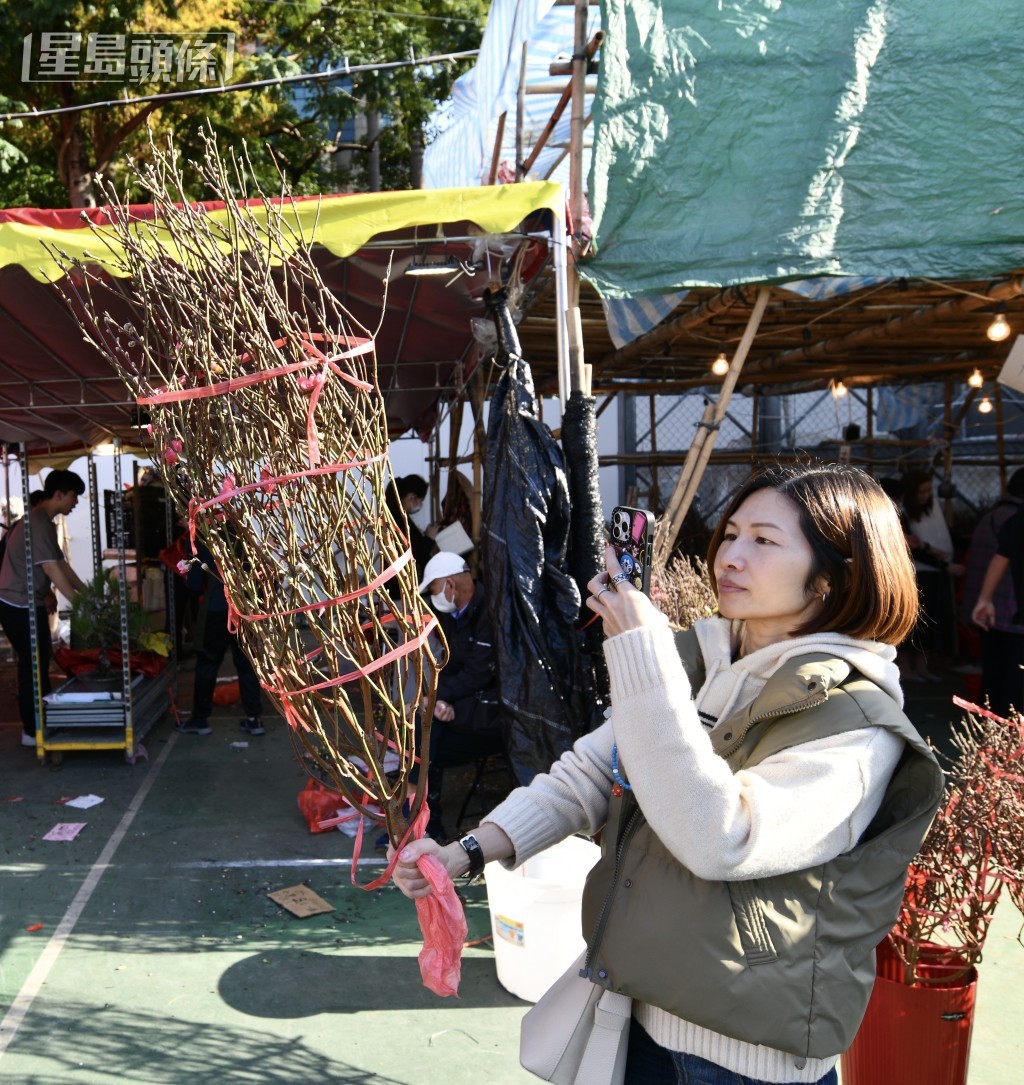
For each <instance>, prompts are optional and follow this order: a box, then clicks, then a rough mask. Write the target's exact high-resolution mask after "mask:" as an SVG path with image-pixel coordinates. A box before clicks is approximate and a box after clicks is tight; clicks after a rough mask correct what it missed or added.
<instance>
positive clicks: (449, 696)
mask: <svg viewBox="0 0 1024 1085" xmlns="http://www.w3.org/2000/svg"><path fill="white" fill-rule="evenodd" d="M420 592H421V593H427V592H429V594H430V605H431V607H432V608H433V610H434V612H435V613H436V614H437V616H438V622H439V623H440V626H441V630H442V632H443V633H444V635H445V639H446V640H447V642H448V652H449V657H448V662H447V663H446V664H445V666H444V668H443V669H442V671H441V674H440V676H439V677H438V681H437V697H436V699H435V702H434V718H433V721H432V722H431V730H430V770H429V773H428V780H427V802H428V803H429V805H430V824H429V825H428V827H427V832H428V834H429V835H430V836H432V837H434V839H439V838H445V839H446V834H445V831H444V828H443V825H442V822H441V788H442V784H443V782H444V770H445V768H446V767H451V766H454V765H462V764H465V763H466V762H469V761H476V760H478V759H479V758H481V757H484V756H485V755H487V754H490V753H498V752H500V751H501V750H502V749H503V748H504V737H503V734H502V728H501V711H500V707H501V706H500V704H499V702H498V677H497V666H496V660H495V657H494V638H493V636H492V634H491V620H490V614H489V612H488V609H487V603H486V600H485V599H484V589H483V586H482V585H480V584H474V582H473V576H472V574H471V573H470V571H469V566H468V565H467V564H466V563H465V561H464V560H463V559H462V558H461V557H460V556H459V555H458V554H452V553H449V552H448V551H445V550H442V551H440V552H439V553H437V554H435V555H434V556H433V557H432V558H431V559H430V561H428V562H427V564H426V568H425V569H424V571H423V582H422V583H421V584H420ZM423 707H424V709H425V708H426V701H425V700H424V704H423Z"/></svg>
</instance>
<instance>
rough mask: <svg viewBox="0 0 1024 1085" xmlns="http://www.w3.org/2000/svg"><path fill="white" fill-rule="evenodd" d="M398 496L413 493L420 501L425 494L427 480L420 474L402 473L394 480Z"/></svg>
mask: <svg viewBox="0 0 1024 1085" xmlns="http://www.w3.org/2000/svg"><path fill="white" fill-rule="evenodd" d="M395 486H396V487H397V488H398V496H399V497H405V495H406V494H415V495H416V496H417V497H418V498H419V499H420V500H421V501H422V500H423V499H424V498H425V497H426V496H427V480H426V479H425V478H424V477H423V476H422V475H403V476H402V477H401V478H399V479H396V480H395Z"/></svg>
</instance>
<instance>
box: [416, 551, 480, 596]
mask: <svg viewBox="0 0 1024 1085" xmlns="http://www.w3.org/2000/svg"><path fill="white" fill-rule="evenodd" d="M468 572H469V566H468V565H467V564H466V562H465V560H464V559H463V558H461V557H459V555H458V554H453V553H451V552H450V551H448V550H440V551H438V552H437V553H436V554H435V555H434V556H433V557H432V558H431V559H430V561H428V562H427V564H426V567H425V568H424V570H423V583H422V584H420V594H422V593H423V592H425V591H426V590H427V589H428V588H429V587H430V585H431V584H432V583H433V582H434V581H435V580H440V579H441V578H442V577H446V576H456V575H457V574H458V573H468Z"/></svg>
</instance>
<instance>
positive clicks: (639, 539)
mask: <svg viewBox="0 0 1024 1085" xmlns="http://www.w3.org/2000/svg"><path fill="white" fill-rule="evenodd" d="M653 544H654V517H653V516H652V515H651V514H650V513H649V512H648V511H647V510H646V509H633V508H630V507H629V506H628V505H616V507H615V508H614V509H613V510H612V546H613V547H614V548H615V553H616V555H617V556H618V559H619V564H620V565H621V566H622V571H623V572H624V573H628V574H629V579H630V582H631V583H632V584H633V586H634V587H635V588H639V590H640V591H642V592H643V593H644V594H645V595H650V592H651V548H652V546H653Z"/></svg>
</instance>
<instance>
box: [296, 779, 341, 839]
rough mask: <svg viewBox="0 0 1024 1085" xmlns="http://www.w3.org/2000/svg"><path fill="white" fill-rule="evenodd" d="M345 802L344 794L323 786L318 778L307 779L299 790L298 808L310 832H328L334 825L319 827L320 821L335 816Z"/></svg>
mask: <svg viewBox="0 0 1024 1085" xmlns="http://www.w3.org/2000/svg"><path fill="white" fill-rule="evenodd" d="M347 803H348V800H347V799H346V798H345V796H344V795H342V794H340V793H339V792H337V791H332V790H331V789H330V788H329V787H324V785H323V784H322V783H320V781H319V780H313V779H309V780H307V781H306V786H305V787H304V788H303V789H302V790H301V791H300V792H299V809H300V810H301V811H302V816H303V817H304V818H305V819H306V824H307V825H308V826H309V831H310V832H311V833H329V832H330V831H331V829H332V828H333V827H334V826H332V825H328V826H327V827H326V828H321V826H320V822H321V821H327V820H328V819H330V818H333V817H335V816H336V815H337V813H338V811H339V810H340V809H341V808H342V807H343V806H345V805H347Z"/></svg>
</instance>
